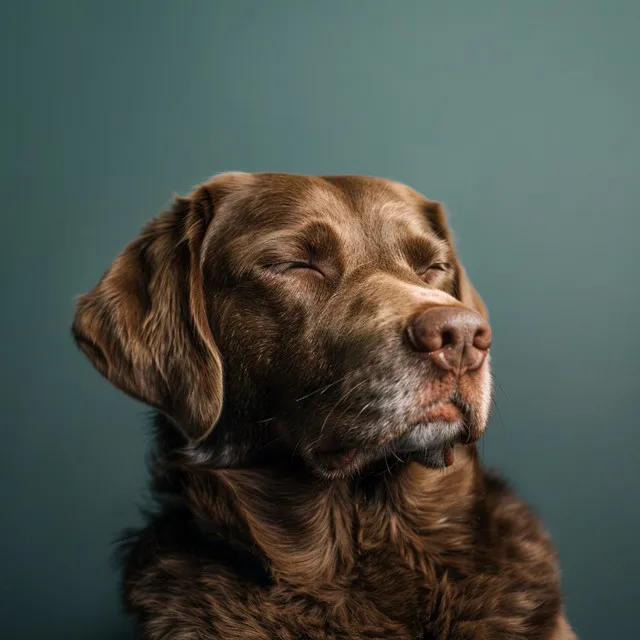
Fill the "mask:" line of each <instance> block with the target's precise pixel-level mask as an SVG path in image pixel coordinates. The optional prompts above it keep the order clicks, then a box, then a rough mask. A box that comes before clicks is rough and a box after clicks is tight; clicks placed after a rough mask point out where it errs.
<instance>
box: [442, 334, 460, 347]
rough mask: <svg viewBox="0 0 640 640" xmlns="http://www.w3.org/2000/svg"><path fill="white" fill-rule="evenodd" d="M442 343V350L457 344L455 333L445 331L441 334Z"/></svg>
mask: <svg viewBox="0 0 640 640" xmlns="http://www.w3.org/2000/svg"><path fill="white" fill-rule="evenodd" d="M441 342H442V344H441V345H440V348H442V347H447V346H449V345H452V344H455V342H456V337H455V335H454V333H453V331H443V332H442V334H441Z"/></svg>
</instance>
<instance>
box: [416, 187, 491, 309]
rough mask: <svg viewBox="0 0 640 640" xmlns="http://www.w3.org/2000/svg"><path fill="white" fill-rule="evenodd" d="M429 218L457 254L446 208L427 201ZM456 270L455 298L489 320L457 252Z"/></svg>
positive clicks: (440, 235) (483, 304) (432, 225)
mask: <svg viewBox="0 0 640 640" xmlns="http://www.w3.org/2000/svg"><path fill="white" fill-rule="evenodd" d="M425 208H426V212H427V217H428V218H429V222H430V224H431V227H432V229H433V230H434V231H435V233H437V234H438V236H439V237H441V238H443V239H444V240H446V241H447V242H448V243H449V245H450V246H451V247H453V250H454V252H455V244H454V241H453V233H452V232H451V228H450V227H449V224H448V222H447V214H446V212H445V210H444V207H443V206H442V205H441V204H440V203H439V202H434V201H432V200H427V201H426V204H425ZM455 256H456V257H455V265H454V266H455V270H456V284H455V289H456V290H455V296H456V298H458V300H460V301H461V302H462V304H464V305H465V307H469V308H470V309H475V310H476V311H477V312H478V313H480V315H482V317H483V318H484V319H485V320H488V319H489V312H488V311H487V306H486V305H485V303H484V301H483V300H482V298H481V297H480V294H479V293H478V292H477V291H476V289H475V287H474V286H473V285H472V284H471V280H469V276H468V275H467V272H466V271H465V268H464V266H463V265H462V262H460V259H459V258H458V257H457V252H455Z"/></svg>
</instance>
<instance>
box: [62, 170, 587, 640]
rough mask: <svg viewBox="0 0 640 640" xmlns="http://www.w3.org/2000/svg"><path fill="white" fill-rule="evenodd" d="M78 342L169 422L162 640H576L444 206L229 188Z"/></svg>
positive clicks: (160, 490) (198, 194) (133, 597)
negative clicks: (513, 475) (487, 433)
mask: <svg viewBox="0 0 640 640" xmlns="http://www.w3.org/2000/svg"><path fill="white" fill-rule="evenodd" d="M73 333H74V336H75V339H76V342H77V344H78V345H79V347H80V348H81V349H82V350H83V351H84V352H85V353H86V354H87V356H88V357H89V359H90V360H91V362H92V363H93V364H94V365H95V367H96V368H97V369H98V370H99V371H100V372H101V373H102V374H103V375H104V376H105V377H106V378H107V379H108V380H110V381H111V382H112V383H113V384H114V385H115V386H116V387H118V388H119V389H121V390H122V391H124V392H126V393H128V394H129V395H131V396H133V397H135V398H137V399H139V400H141V401H142V402H144V403H146V404H147V405H150V406H151V407H153V408H154V409H155V410H156V419H155V435H156V439H155V449H154V456H153V460H152V477H153V491H154V496H155V498H156V508H155V511H154V514H153V515H151V516H149V518H148V521H147V524H146V526H145V527H144V528H142V529H141V530H137V531H134V532H131V533H129V534H128V536H127V537H126V540H125V541H124V542H123V548H122V551H123V555H122V557H123V587H124V597H125V603H126V607H127V609H128V610H129V611H130V612H132V613H133V614H134V615H135V616H136V620H137V622H138V626H139V635H140V637H141V638H144V639H147V640H160V639H162V640H187V639H188V640H194V639H196V638H197V639H198V640H206V639H214V638H224V639H225V640H246V639H248V640H253V639H259V640H274V639H281V640H300V639H306V640H316V639H317V640H320V639H323V640H324V639H325V638H335V639H339V638H340V639H350V638H354V639H355V638H395V639H398V640H415V639H416V638H423V639H436V638H437V639H439V640H444V639H463V638H465V639H483V640H486V639H502V638H512V639H516V638H522V639H524V638H527V639H533V638H539V639H554V640H560V639H562V640H569V639H571V638H575V635H574V633H573V632H572V631H571V628H570V626H569V625H568V623H567V621H566V619H565V616H564V612H563V605H562V597H561V591H560V576H559V570H558V565H557V560H556V557H555V552H554V550H553V546H552V544H551V541H550V540H549V537H548V535H547V534H546V533H545V531H544V529H543V527H542V525H541V524H540V522H539V521H538V519H537V518H536V516H535V514H534V513H532V512H531V511H530V510H529V509H528V508H527V506H526V505H525V504H523V503H522V502H521V501H520V500H519V499H518V498H517V497H516V496H515V495H514V494H513V493H512V492H511V491H510V490H509V488H508V487H507V486H506V485H505V483H504V482H503V481H502V480H500V479H499V478H498V477H496V476H494V475H492V474H490V473H488V472H487V471H485V470H484V469H483V466H482V464H481V462H480V460H479V459H478V456H477V454H476V444H475V443H476V441H477V440H478V439H479V438H480V437H481V436H482V434H483V432H484V430H485V428H486V425H487V420H488V415H489V408H490V404H491V374H490V366H491V363H490V346H491V328H490V326H489V322H488V314H487V310H486V308H485V305H484V303H483V302H482V299H481V298H480V296H479V295H478V293H477V291H476V290H475V289H474V287H473V286H472V284H471V282H470V280H469V278H468V276H467V273H466V272H465V270H464V268H463V267H462V264H461V262H460V259H459V257H458V255H457V253H456V250H455V247H454V245H453V242H452V235H451V232H450V230H449V227H448V225H447V221H446V217H445V213H444V210H443V208H442V207H441V206H440V205H439V204H438V203H436V202H433V201H430V200H427V199H426V198H424V197H423V196H421V195H420V194H418V193H416V192H415V191H413V190H412V189H410V188H409V187H406V186H404V185H402V184H399V183H396V182H391V181H387V180H381V179H376V178H365V177H358V176H330V177H323V178H318V177H306V176H294V175H287V174H273V173H272V174H244V173H227V174H222V175H220V176H217V177H215V178H213V179H212V180H211V181H209V182H208V183H206V184H204V185H202V186H201V187H199V188H198V189H196V190H195V192H194V193H193V194H192V195H191V196H189V197H187V198H179V199H177V200H176V201H175V203H174V204H173V207H172V208H171V210H169V211H167V212H165V213H162V214H161V215H159V216H158V217H157V218H155V219H154V220H152V221H151V222H150V223H149V224H148V225H147V226H146V227H145V228H144V229H143V230H142V232H141V233H140V235H139V236H138V237H137V238H136V239H134V240H133V241H132V242H131V243H130V244H129V245H128V246H127V247H126V248H125V249H124V251H123V252H122V253H121V254H120V255H119V256H118V257H117V258H116V259H115V261H114V262H113V264H112V265H111V267H110V268H109V269H108V270H107V272H106V273H105V275H104V276H103V277H102V279H101V280H100V281H99V282H98V284H97V285H96V286H95V287H94V289H92V290H91V291H90V292H89V293H87V294H86V295H84V296H82V297H81V298H80V300H79V303H78V308H77V313H76V317H75V321H74V325H73Z"/></svg>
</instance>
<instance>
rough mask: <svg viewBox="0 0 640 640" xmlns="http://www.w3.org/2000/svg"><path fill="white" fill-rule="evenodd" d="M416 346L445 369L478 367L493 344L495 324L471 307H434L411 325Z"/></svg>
mask: <svg viewBox="0 0 640 640" xmlns="http://www.w3.org/2000/svg"><path fill="white" fill-rule="evenodd" d="M407 335H408V337H409V342H410V343H411V345H412V347H413V348H414V349H415V350H416V351H419V352H421V353H423V354H425V355H426V356H428V357H429V358H430V359H431V360H432V362H433V363H434V364H435V365H437V366H438V367H440V368H441V369H444V370H445V371H459V373H460V374H463V373H465V372H466V371H473V370H475V369H478V368H479V367H480V366H481V365H482V363H483V362H484V360H485V358H486V355H487V351H488V349H489V347H490V346H491V328H490V327H489V323H488V322H486V321H485V320H484V318H483V317H482V316H481V315H480V314H479V313H477V312H476V311H472V310H471V309H466V308H464V307H454V306H438V307H431V308H430V309H427V310H426V311H422V312H421V313H419V314H418V315H416V316H414V317H413V319H412V320H411V322H410V323H409V325H408V326H407Z"/></svg>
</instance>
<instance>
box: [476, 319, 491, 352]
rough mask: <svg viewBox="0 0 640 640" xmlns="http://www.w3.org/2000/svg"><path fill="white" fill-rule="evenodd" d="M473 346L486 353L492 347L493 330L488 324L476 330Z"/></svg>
mask: <svg viewBox="0 0 640 640" xmlns="http://www.w3.org/2000/svg"><path fill="white" fill-rule="evenodd" d="M473 346H474V347H475V348H476V349H480V350H482V351H486V350H487V349H488V348H489V347H490V346H491V329H490V328H489V325H488V324H482V325H480V326H479V327H478V328H477V329H476V333H475V335H474V336H473Z"/></svg>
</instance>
